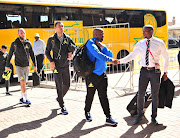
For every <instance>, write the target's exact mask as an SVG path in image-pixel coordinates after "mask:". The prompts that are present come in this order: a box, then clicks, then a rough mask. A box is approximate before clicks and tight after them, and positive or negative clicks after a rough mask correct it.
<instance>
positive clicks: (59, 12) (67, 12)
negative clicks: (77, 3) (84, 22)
mask: <svg viewBox="0 0 180 138" xmlns="http://www.w3.org/2000/svg"><path fill="white" fill-rule="evenodd" d="M54 19H55V20H81V14H80V9H79V8H63V7H55V14H54Z"/></svg>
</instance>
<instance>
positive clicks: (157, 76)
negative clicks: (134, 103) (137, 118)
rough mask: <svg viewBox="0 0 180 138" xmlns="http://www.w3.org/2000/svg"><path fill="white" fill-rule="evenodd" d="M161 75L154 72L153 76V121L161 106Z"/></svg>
mask: <svg viewBox="0 0 180 138" xmlns="http://www.w3.org/2000/svg"><path fill="white" fill-rule="evenodd" d="M160 75H161V74H160V73H155V72H153V73H152V74H151V78H150V83H151V93H152V116H151V117H152V120H153V119H155V118H156V116H157V108H158V105H159V97H158V96H159V88H160Z"/></svg>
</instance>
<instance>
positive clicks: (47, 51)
mask: <svg viewBox="0 0 180 138" xmlns="http://www.w3.org/2000/svg"><path fill="white" fill-rule="evenodd" d="M51 41H54V40H52V39H50V38H49V39H48V42H47V47H46V51H45V54H46V57H47V58H48V60H49V61H50V62H53V59H52V57H51V54H50V52H51V50H52V43H51ZM54 43H55V42H54Z"/></svg>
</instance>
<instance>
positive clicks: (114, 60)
mask: <svg viewBox="0 0 180 138" xmlns="http://www.w3.org/2000/svg"><path fill="white" fill-rule="evenodd" d="M111 63H112V64H113V65H117V64H120V61H119V60H118V59H113V60H112V61H111Z"/></svg>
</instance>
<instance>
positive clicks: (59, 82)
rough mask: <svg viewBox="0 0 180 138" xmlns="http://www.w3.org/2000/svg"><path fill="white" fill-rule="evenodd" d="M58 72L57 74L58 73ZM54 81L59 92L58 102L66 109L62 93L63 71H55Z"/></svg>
mask: <svg viewBox="0 0 180 138" xmlns="http://www.w3.org/2000/svg"><path fill="white" fill-rule="evenodd" d="M56 71H57V72H56ZM54 79H55V84H56V90H57V95H58V97H57V101H58V102H59V106H60V107H61V108H63V107H64V101H63V91H62V73H61V71H58V70H56V69H55V70H54Z"/></svg>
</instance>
